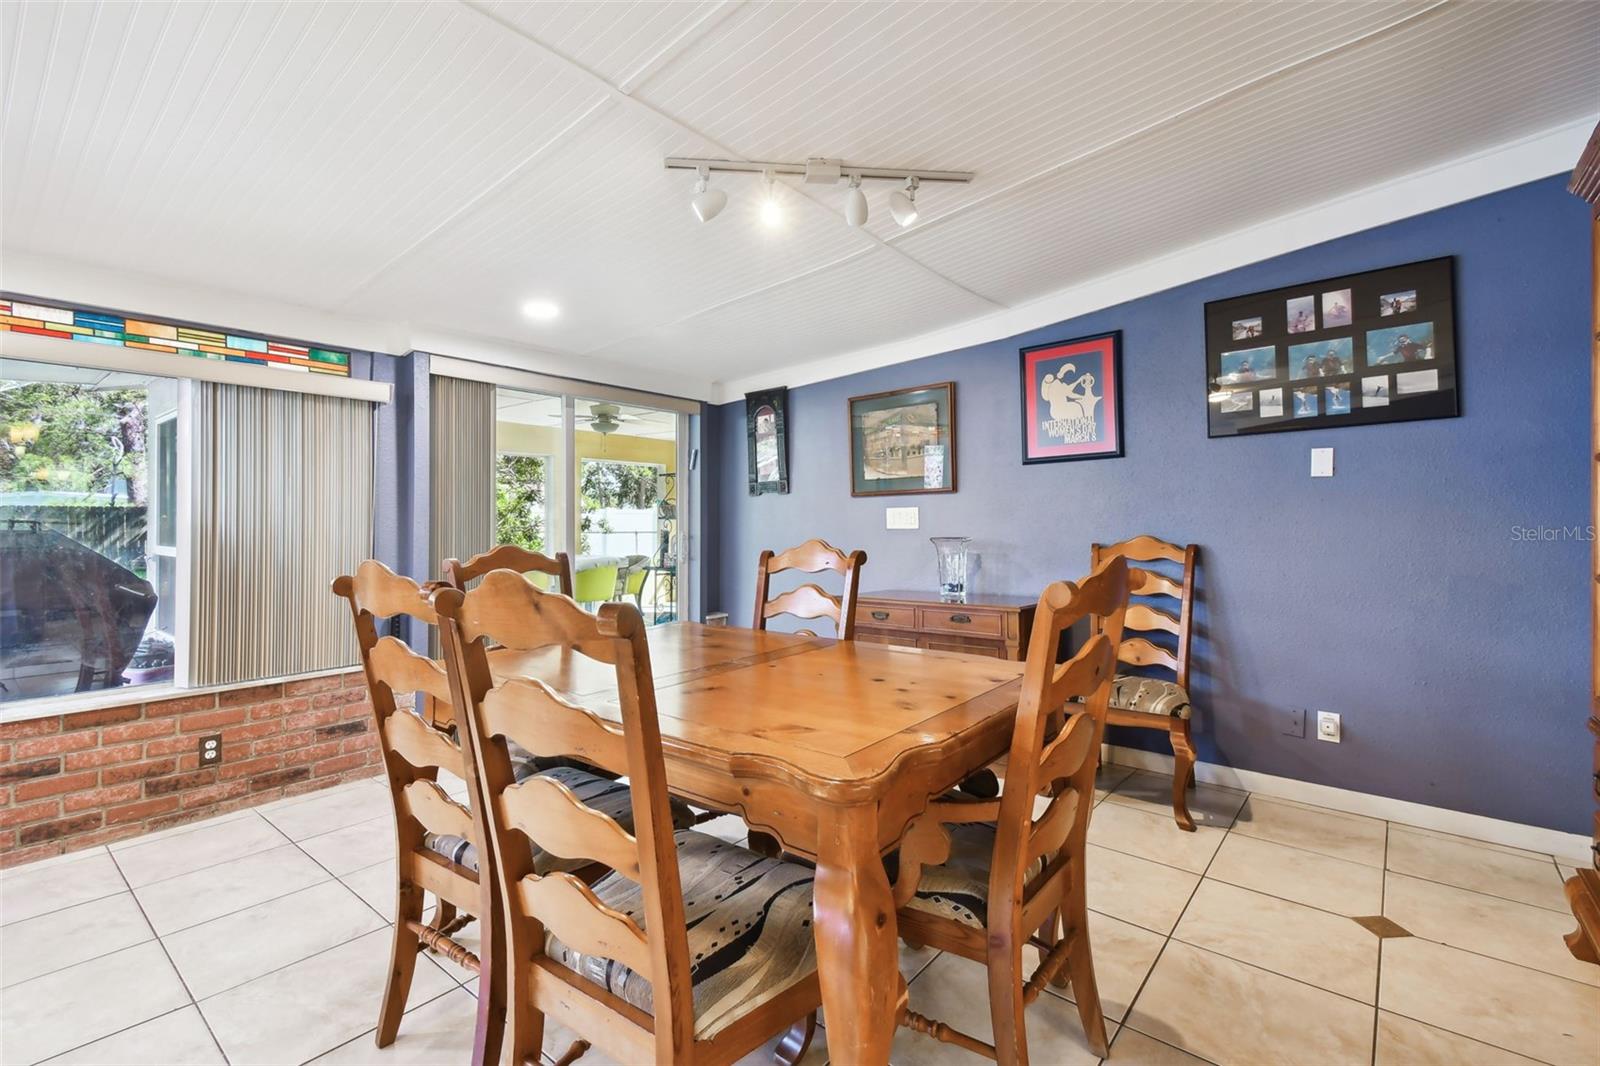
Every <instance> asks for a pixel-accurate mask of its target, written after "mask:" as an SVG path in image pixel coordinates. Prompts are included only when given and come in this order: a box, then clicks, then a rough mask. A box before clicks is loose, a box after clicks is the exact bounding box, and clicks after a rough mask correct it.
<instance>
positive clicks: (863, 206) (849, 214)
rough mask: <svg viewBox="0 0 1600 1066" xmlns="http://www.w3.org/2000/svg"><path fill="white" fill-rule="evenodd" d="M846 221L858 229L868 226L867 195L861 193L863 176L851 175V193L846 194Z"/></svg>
mask: <svg viewBox="0 0 1600 1066" xmlns="http://www.w3.org/2000/svg"><path fill="white" fill-rule="evenodd" d="M844 220H845V222H847V223H849V224H850V225H851V226H854V227H855V228H856V229H860V228H861V227H862V226H865V225H866V224H867V194H866V193H864V192H862V191H861V175H859V174H852V175H850V191H849V192H847V193H845V194H844Z"/></svg>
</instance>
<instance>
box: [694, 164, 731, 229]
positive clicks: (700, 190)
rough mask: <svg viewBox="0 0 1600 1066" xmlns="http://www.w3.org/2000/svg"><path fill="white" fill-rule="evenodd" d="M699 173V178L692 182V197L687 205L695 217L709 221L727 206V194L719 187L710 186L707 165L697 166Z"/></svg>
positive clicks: (709, 172)
mask: <svg viewBox="0 0 1600 1066" xmlns="http://www.w3.org/2000/svg"><path fill="white" fill-rule="evenodd" d="M699 174H700V179H699V180H698V181H696V182H695V183H694V199H692V200H690V201H689V206H690V207H691V208H693V209H694V217H695V218H698V219H699V220H700V221H701V222H710V221H711V220H712V219H714V218H716V217H717V215H719V214H721V213H722V209H723V208H724V207H727V206H728V194H727V193H725V192H723V191H722V190H721V189H713V188H711V170H710V168H709V167H701V168H699Z"/></svg>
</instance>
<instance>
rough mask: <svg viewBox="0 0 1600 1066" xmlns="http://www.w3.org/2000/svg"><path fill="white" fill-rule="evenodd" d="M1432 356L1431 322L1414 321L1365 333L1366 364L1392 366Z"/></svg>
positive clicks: (1416, 361)
mask: <svg viewBox="0 0 1600 1066" xmlns="http://www.w3.org/2000/svg"><path fill="white" fill-rule="evenodd" d="M1432 358H1433V323H1432V322H1414V323H1412V324H1411V325H1409V326H1390V327H1389V328H1388V329H1375V330H1371V331H1370V332H1368V333H1367V365H1368V366H1393V365H1395V364H1397V363H1421V362H1426V361H1427V360H1429V359H1432Z"/></svg>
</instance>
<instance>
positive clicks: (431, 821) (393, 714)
mask: <svg viewBox="0 0 1600 1066" xmlns="http://www.w3.org/2000/svg"><path fill="white" fill-rule="evenodd" d="M333 591H334V593H335V594H336V595H338V596H340V597H343V598H344V600H345V601H346V602H347V603H349V605H350V616H351V619H352V621H353V622H354V624H355V630H356V645H357V647H358V649H359V650H360V654H361V667H362V671H363V672H364V673H365V675H366V681H367V692H368V694H369V695H370V696H371V701H372V714H373V719H374V726H375V729H376V732H377V734H378V745H379V747H380V749H381V750H382V752H383V761H384V765H385V767H386V769H387V771H388V773H387V780H388V782H389V790H390V794H391V797H392V799H393V800H394V806H395V826H396V832H397V833H398V835H399V848H400V854H402V855H406V854H411V853H416V854H421V853H423V852H424V851H425V849H424V846H423V840H424V837H425V836H426V835H427V834H428V833H437V834H440V835H452V834H454V835H460V836H464V837H466V838H467V839H469V840H475V839H476V838H475V835H474V834H473V833H472V832H471V827H472V814H471V812H470V811H469V810H468V808H466V807H463V806H462V805H461V804H459V803H457V802H455V801H454V800H452V799H451V798H450V797H449V796H447V795H446V794H445V792H444V790H443V789H442V788H440V787H439V785H438V784H437V778H438V775H439V771H440V770H446V771H449V772H450V773H452V774H456V775H458V776H462V777H465V776H466V774H467V769H468V767H467V761H466V758H465V757H464V755H463V752H462V750H461V748H460V747H459V746H458V745H457V744H455V743H453V742H452V741H451V740H450V738H449V737H448V736H447V735H446V734H444V733H442V732H440V731H438V730H436V729H434V728H433V727H431V726H430V725H428V724H427V723H426V722H424V721H423V720H422V719H421V718H420V717H418V716H417V715H416V714H414V713H412V712H411V711H410V710H408V709H404V708H401V707H399V706H397V704H396V701H395V697H396V695H397V694H401V693H407V694H409V693H413V692H426V693H428V694H429V695H430V696H432V697H433V698H434V699H436V700H441V701H444V703H445V704H446V705H448V704H449V702H450V685H449V678H448V676H447V675H446V673H445V671H444V670H442V669H441V668H440V667H439V665H438V664H437V663H435V662H433V661H432V660H431V659H428V658H427V657H426V656H423V655H418V654H417V653H416V652H414V651H412V650H411V649H410V648H409V647H407V646H406V645H405V644H404V643H402V642H401V641H400V640H398V639H397V638H395V637H390V636H385V637H379V636H378V623H379V622H380V621H384V620H387V619H390V618H394V617H397V616H405V617H409V618H414V619H416V620H417V621H419V622H422V623H425V624H427V625H429V626H433V625H437V623H438V616H437V615H436V614H435V613H434V610H433V607H432V606H431V605H430V604H429V603H428V601H427V600H426V599H425V598H424V592H425V590H424V587H423V586H421V585H419V584H417V583H416V582H415V581H412V580H411V579H410V578H408V577H402V576H401V575H399V574H396V573H395V572H394V571H393V570H390V569H389V568H388V567H387V566H384V565H383V564H382V563H380V562H378V561H377V560H376V559H368V560H367V561H366V562H364V563H362V564H361V565H360V566H359V567H358V568H357V569H356V572H355V574H354V575H353V576H345V577H340V578H337V579H336V580H335V581H334V582H333ZM461 869H462V870H463V871H464V870H465V868H461Z"/></svg>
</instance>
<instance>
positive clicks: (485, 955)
mask: <svg viewBox="0 0 1600 1066" xmlns="http://www.w3.org/2000/svg"><path fill="white" fill-rule="evenodd" d="M497 902H498V901H497V900H496V899H495V898H494V895H493V893H492V892H488V891H486V892H484V893H482V903H481V904H480V906H481V908H482V910H483V911H484V912H485V913H488V914H495V913H497V911H496V906H497ZM478 930H479V937H478V1021H477V1025H476V1027H475V1029H474V1030H473V1034H472V1062H473V1066H500V1052H501V1049H502V1047H503V1046H504V1044H505V1037H506V966H505V965H504V962H505V959H506V944H505V922H503V921H500V922H480V923H479V925H478Z"/></svg>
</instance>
